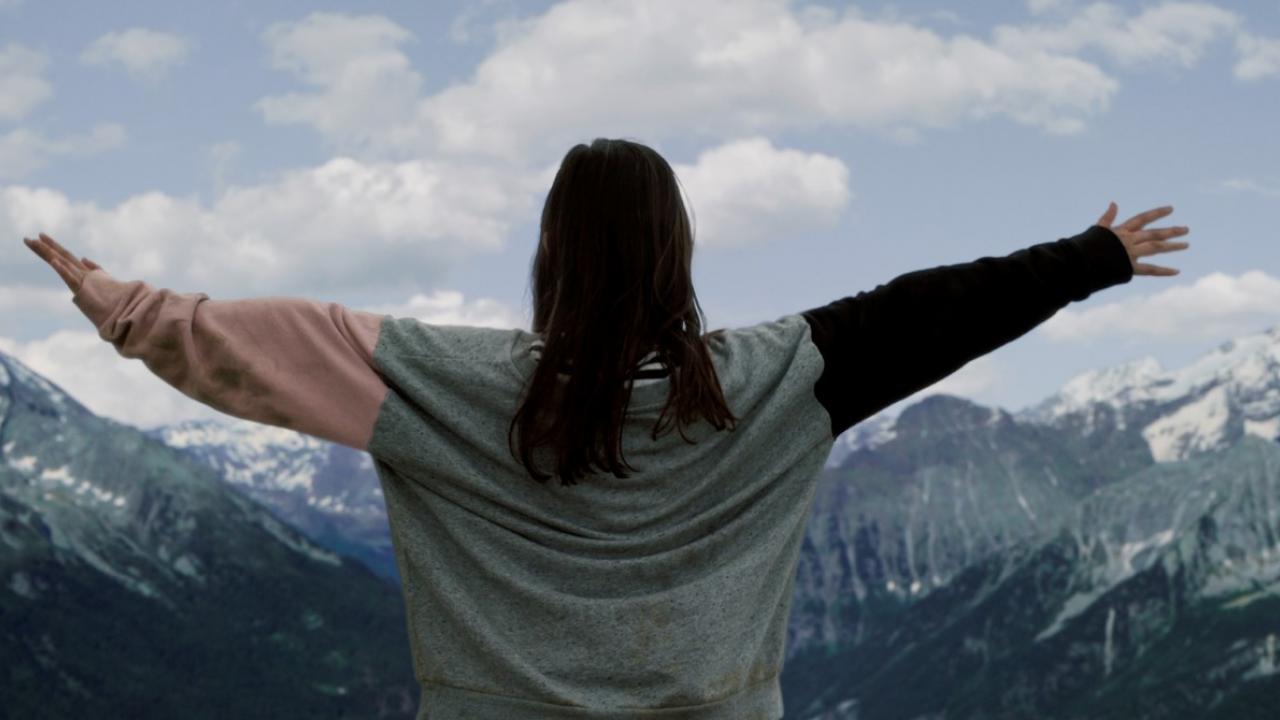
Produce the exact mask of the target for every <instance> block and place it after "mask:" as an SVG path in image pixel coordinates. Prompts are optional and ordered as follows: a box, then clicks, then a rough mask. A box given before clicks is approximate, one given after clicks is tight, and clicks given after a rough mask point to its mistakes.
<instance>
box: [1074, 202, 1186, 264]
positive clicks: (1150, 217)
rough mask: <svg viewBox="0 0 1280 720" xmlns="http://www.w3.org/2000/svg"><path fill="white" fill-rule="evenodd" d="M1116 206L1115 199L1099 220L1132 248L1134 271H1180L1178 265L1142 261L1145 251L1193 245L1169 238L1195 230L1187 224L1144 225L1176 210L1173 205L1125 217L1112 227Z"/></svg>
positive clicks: (1161, 251)
mask: <svg viewBox="0 0 1280 720" xmlns="http://www.w3.org/2000/svg"><path fill="white" fill-rule="evenodd" d="M1116 209H1117V208H1116V204H1115V203H1111V204H1110V205H1109V206H1108V207H1107V211H1106V212H1105V213H1103V214H1102V217H1101V218H1099V219H1098V222H1097V224H1098V225H1101V226H1102V227H1104V228H1107V229H1109V230H1110V231H1111V232H1113V233H1115V234H1116V237H1119V238H1120V241H1121V242H1123V243H1124V249H1125V250H1128V251H1129V262H1131V263H1133V274H1134V275H1177V274H1178V269H1177V268H1170V267H1163V266H1160V265H1151V264H1149V263H1141V262H1138V258H1140V257H1143V256H1145V255H1155V254H1157V253H1166V252H1173V251H1175V250H1186V249H1187V248H1189V247H1191V243H1185V242H1165V241H1166V240H1168V239H1169V238H1171V237H1178V236H1180V235H1186V234H1187V233H1189V232H1191V229H1190V228H1188V227H1186V226H1179V227H1167V228H1152V229H1150V230H1144V229H1143V227H1142V226H1143V225H1146V224H1147V223H1149V222H1152V221H1154V220H1156V219H1158V218H1162V217H1164V216H1165V215H1168V214H1169V213H1171V212H1173V206H1172V205H1166V206H1165V207H1160V208H1155V209H1154V210H1148V211H1146V212H1143V213H1138V214H1137V215H1134V216H1133V217H1131V218H1129V219H1128V220H1126V221H1124V223H1122V224H1120V225H1117V226H1115V227H1111V221H1113V220H1115V219H1116Z"/></svg>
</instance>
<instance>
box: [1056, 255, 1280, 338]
mask: <svg viewBox="0 0 1280 720" xmlns="http://www.w3.org/2000/svg"><path fill="white" fill-rule="evenodd" d="M1278 319H1280V279H1277V278H1275V277H1272V276H1271V275H1268V274H1267V273H1265V272H1262V271H1261V270H1249V271H1247V272H1244V273H1242V274H1240V275H1238V276H1231V275H1227V274H1225V273H1221V272H1213V273H1209V274H1208V275H1205V276H1203V277H1201V278H1199V279H1198V280H1196V281H1195V282H1194V283H1191V284H1184V285H1175V286H1173V287H1170V288H1167V289H1165V290H1160V291H1158V292H1154V293H1151V294H1149V295H1143V296H1139V297H1135V298H1132V299H1125V300H1120V301H1116V302H1112V303H1107V304H1105V305H1099V306H1097V307H1091V308H1088V309H1086V310H1074V309H1071V308H1063V309H1062V310H1059V311H1058V313H1057V314H1056V315H1054V316H1053V317H1051V318H1049V319H1048V320H1046V321H1045V322H1044V324H1043V325H1041V326H1040V328H1041V329H1042V330H1043V332H1044V334H1045V336H1046V337H1047V338H1048V339H1049V340H1051V341H1054V342H1076V343H1080V342H1093V341H1097V340H1101V339H1106V338H1115V339H1131V338H1159V339H1165V340H1177V341H1182V340H1188V341H1190V340H1196V341H1199V340H1215V339H1220V338H1222V337H1224V336H1233V335H1240V334H1245V333H1250V332H1255V331H1256V328H1257V326H1258V323H1259V322H1263V323H1273V324H1274V323H1275V322H1277V320H1278Z"/></svg>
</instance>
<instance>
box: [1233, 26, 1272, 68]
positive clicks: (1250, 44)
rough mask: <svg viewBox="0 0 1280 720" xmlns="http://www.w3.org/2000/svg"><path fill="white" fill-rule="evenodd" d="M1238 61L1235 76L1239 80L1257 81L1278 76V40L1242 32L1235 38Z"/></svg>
mask: <svg viewBox="0 0 1280 720" xmlns="http://www.w3.org/2000/svg"><path fill="white" fill-rule="evenodd" d="M1236 50H1237V52H1238V53H1239V54H1240V61H1239V62H1237V63H1236V66H1235V74H1236V77H1237V78H1239V79H1241V80H1259V79H1261V78H1264V77H1269V76H1271V75H1280V38H1264V37H1259V36H1257V35H1252V34H1250V33H1246V32H1242V33H1240V35H1239V36H1237V37H1236Z"/></svg>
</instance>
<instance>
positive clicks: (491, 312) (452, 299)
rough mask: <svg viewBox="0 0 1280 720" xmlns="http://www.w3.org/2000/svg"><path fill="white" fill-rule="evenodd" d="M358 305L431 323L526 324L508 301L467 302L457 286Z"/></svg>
mask: <svg viewBox="0 0 1280 720" xmlns="http://www.w3.org/2000/svg"><path fill="white" fill-rule="evenodd" d="M361 309H362V310H367V311H369V312H373V313H382V314H387V315H394V316H395V317H414V318H417V319H419V320H421V321H422V322H425V323H431V324H433V325H477V326H481V327H496V328H514V327H521V328H525V329H528V327H529V322H528V321H527V320H526V319H525V318H524V317H523V315H522V314H521V313H520V312H518V311H517V310H516V309H514V308H512V307H511V306H510V305H507V304H506V303H504V302H501V301H499V300H494V299H492V298H480V299H478V300H472V301H470V302H467V301H466V300H464V299H463V295H462V293H460V292H458V291H456V290H437V291H435V292H433V293H431V294H430V295H425V294H422V293H417V294H414V295H413V296H412V297H410V298H409V299H408V300H407V301H405V302H402V303H384V304H380V305H366V306H364V307H362V308H361Z"/></svg>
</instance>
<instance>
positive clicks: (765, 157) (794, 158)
mask: <svg viewBox="0 0 1280 720" xmlns="http://www.w3.org/2000/svg"><path fill="white" fill-rule="evenodd" d="M672 169H673V170H675V173H676V176H677V177H678V178H679V179H680V183H681V185H683V186H684V188H685V190H686V192H687V194H688V196H689V204H690V205H692V207H691V208H690V211H691V213H692V214H693V215H694V222H695V224H696V235H697V242H698V244H699V246H703V247H708V246H711V247H718V246H740V245H748V244H752V243H757V242H762V241H766V240H771V239H775V240H776V239H779V238H790V237H794V236H795V234H796V233H797V232H798V231H803V230H805V229H808V228H815V227H830V226H831V225H834V224H835V222H836V221H837V220H838V219H839V216H840V213H841V212H842V211H843V210H844V209H845V207H846V206H848V204H849V201H850V198H851V197H852V193H851V192H850V190H849V169H848V167H846V166H845V164H844V163H843V162H841V161H840V160H839V159H837V158H834V157H831V156H829V155H823V154H820V153H806V152H801V151H799V150H779V149H777V148H775V147H774V146H773V144H772V143H770V142H769V141H768V140H767V139H765V138H762V137H755V138H747V139H743V140H737V141H733V142H729V143H726V144H724V145H721V146H719V147H716V148H713V149H711V150H707V151H705V152H703V153H701V154H700V155H699V156H698V158H697V161H696V163H694V164H693V165H673V168H672Z"/></svg>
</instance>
